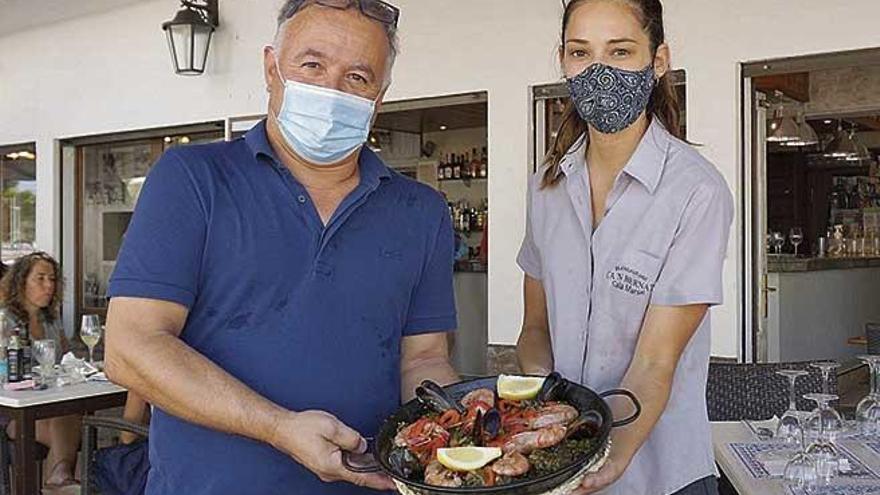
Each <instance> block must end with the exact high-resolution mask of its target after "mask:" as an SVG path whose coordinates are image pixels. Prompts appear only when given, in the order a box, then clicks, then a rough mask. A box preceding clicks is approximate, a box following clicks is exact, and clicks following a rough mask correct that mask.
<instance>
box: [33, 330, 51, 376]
mask: <svg viewBox="0 0 880 495" xmlns="http://www.w3.org/2000/svg"><path fill="white" fill-rule="evenodd" d="M33 353H34V358H35V359H36V360H37V362H38V363H40V380H41V382H42V383H48V380H49V378H50V377H51V376H52V371H53V368H54V367H55V341H54V340H52V339H40V340H35V341H34V348H33Z"/></svg>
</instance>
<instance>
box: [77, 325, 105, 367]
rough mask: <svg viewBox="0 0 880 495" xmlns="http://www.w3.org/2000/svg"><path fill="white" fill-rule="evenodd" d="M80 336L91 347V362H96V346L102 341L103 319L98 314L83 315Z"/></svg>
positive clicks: (92, 363)
mask: <svg viewBox="0 0 880 495" xmlns="http://www.w3.org/2000/svg"><path fill="white" fill-rule="evenodd" d="M79 336H80V338H81V339H82V341H83V343H85V345H86V346H88V348H89V364H91V365H94V364H95V346H96V345H98V342H100V341H101V321H100V320H99V319H98V315H83V317H82V327H80V330H79Z"/></svg>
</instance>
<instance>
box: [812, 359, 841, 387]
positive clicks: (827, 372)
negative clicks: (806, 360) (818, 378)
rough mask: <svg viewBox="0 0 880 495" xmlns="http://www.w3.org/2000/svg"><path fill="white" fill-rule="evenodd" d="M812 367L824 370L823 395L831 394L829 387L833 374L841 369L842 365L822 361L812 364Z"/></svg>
mask: <svg viewBox="0 0 880 495" xmlns="http://www.w3.org/2000/svg"><path fill="white" fill-rule="evenodd" d="M810 366H812V367H814V368H819V369H820V370H822V393H823V394H826V395H827V394H829V393H831V390H830V389H829V387H828V383H829V380H830V378H831V372H832V371H834V370H836V369H837V368H840V364H839V363H836V362H834V361H820V362H817V363H810Z"/></svg>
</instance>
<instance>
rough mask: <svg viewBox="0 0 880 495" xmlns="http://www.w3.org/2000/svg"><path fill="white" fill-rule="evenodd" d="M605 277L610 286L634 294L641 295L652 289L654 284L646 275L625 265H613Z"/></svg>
mask: <svg viewBox="0 0 880 495" xmlns="http://www.w3.org/2000/svg"><path fill="white" fill-rule="evenodd" d="M605 278H606V279H607V280H608V282H609V283H610V284H611V287H614V288H615V289H617V290H619V291H622V292H626V293H627V294H631V295H634V296H641V295H644V294H647V293H648V292H651V291H652V290H654V284H653V283H651V282H649V281H648V276H647V275H645V274H644V273H642V272H640V271H638V270H636V269H635V268H632V267H629V266H625V265H615V266H614V268H613V269H611V270H609V271H608V273H607V274H605Z"/></svg>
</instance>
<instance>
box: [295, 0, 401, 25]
mask: <svg viewBox="0 0 880 495" xmlns="http://www.w3.org/2000/svg"><path fill="white" fill-rule="evenodd" d="M307 3H316V4H318V5H321V6H324V7H332V8H334V9H348V8H351V6H352V4H357V7H358V8H359V9H360V11H361V12H362V13H363V14H364V15H365V16H367V17H369V18H370V19H374V20H377V21H379V22H381V23H382V24H385V25H386V26H392V27H395V28H396V27H397V21H398V19H400V9H398V8H397V7H395V6H393V5H391V4H390V3H388V2H384V1H382V0H303V2H301V3H300V7H301V6H303V5H305V4H307Z"/></svg>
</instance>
